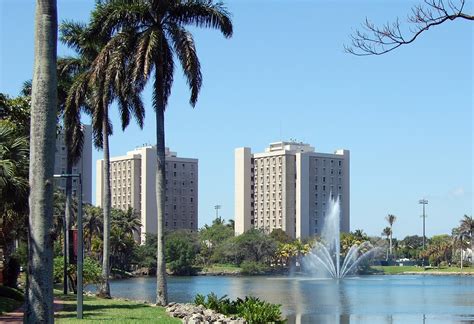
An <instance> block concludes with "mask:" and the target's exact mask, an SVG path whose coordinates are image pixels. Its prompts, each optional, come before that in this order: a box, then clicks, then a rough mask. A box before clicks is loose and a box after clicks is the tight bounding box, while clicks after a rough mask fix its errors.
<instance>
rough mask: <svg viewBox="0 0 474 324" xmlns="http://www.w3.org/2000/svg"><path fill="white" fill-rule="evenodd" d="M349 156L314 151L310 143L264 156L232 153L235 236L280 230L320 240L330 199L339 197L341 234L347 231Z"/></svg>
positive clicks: (283, 145) (282, 146)
mask: <svg viewBox="0 0 474 324" xmlns="http://www.w3.org/2000/svg"><path fill="white" fill-rule="evenodd" d="M349 179H350V154H349V151H348V150H337V151H336V152H335V153H334V154H327V153H319V152H315V151H314V148H313V147H311V146H310V145H308V144H303V143H296V142H276V143H271V144H270V146H269V147H268V148H267V149H265V152H264V153H254V154H252V153H251V150H250V148H248V147H242V148H237V149H236V150H235V233H236V234H237V235H239V234H242V233H243V232H245V231H247V230H249V229H251V228H258V229H262V230H264V231H265V232H267V233H270V232H272V231H273V230H274V229H277V228H279V229H282V230H284V231H285V232H286V233H287V234H288V235H289V236H291V237H293V238H305V237H308V236H313V235H319V234H320V233H321V229H322V226H323V224H324V219H325V215H326V212H327V207H328V202H329V198H332V199H336V198H339V201H340V204H341V220H340V221H341V230H342V231H343V232H348V231H349V228H350V224H349V217H350V183H349Z"/></svg>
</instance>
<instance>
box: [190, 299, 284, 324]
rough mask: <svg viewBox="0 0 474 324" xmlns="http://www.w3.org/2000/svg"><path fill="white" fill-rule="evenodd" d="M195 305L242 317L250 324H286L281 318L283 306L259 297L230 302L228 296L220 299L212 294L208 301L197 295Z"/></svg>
mask: <svg viewBox="0 0 474 324" xmlns="http://www.w3.org/2000/svg"><path fill="white" fill-rule="evenodd" d="M194 303H195V304H196V305H202V306H204V307H206V308H209V309H212V310H215V311H216V312H219V313H221V314H224V315H235V316H239V317H242V318H244V319H245V320H246V321H247V322H248V323H250V324H259V323H284V322H285V320H284V319H283V318H282V316H281V311H280V306H281V305H276V304H271V303H268V302H266V301H263V300H260V299H259V298H257V297H245V299H241V298H237V299H236V300H230V299H229V298H227V296H226V295H224V296H222V297H221V298H219V297H217V295H216V294H214V293H210V294H208V295H207V300H206V297H205V296H204V295H201V294H197V295H196V297H195V298H194Z"/></svg>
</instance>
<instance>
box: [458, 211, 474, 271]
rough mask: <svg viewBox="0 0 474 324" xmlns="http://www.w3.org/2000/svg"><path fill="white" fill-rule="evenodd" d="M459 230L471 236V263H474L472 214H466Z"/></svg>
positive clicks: (473, 224)
mask: <svg viewBox="0 0 474 324" xmlns="http://www.w3.org/2000/svg"><path fill="white" fill-rule="evenodd" d="M459 230H460V232H462V233H464V234H465V235H466V236H469V240H470V242H471V264H474V219H473V218H472V215H471V216H468V215H464V217H463V218H462V219H461V221H460V225H459Z"/></svg>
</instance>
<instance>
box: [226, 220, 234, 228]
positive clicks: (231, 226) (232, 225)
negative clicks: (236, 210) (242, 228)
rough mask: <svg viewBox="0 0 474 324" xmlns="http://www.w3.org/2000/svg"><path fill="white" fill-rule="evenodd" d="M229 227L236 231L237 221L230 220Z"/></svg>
mask: <svg viewBox="0 0 474 324" xmlns="http://www.w3.org/2000/svg"><path fill="white" fill-rule="evenodd" d="M227 226H229V227H230V228H232V230H235V221H234V220H233V219H229V221H228V223H227Z"/></svg>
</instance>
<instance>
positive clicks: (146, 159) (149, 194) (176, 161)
mask: <svg viewBox="0 0 474 324" xmlns="http://www.w3.org/2000/svg"><path fill="white" fill-rule="evenodd" d="M156 160H157V159H156V146H144V147H139V148H136V149H135V150H133V151H130V152H127V155H125V156H119V157H113V158H111V159H110V173H111V174H110V180H111V193H112V196H111V203H112V207H113V208H117V209H122V210H127V209H128V208H130V207H131V208H133V210H134V211H135V212H136V213H138V214H139V215H140V220H141V223H142V227H141V233H140V234H141V235H140V240H141V242H144V239H145V234H146V233H152V234H156V232H157V226H158V222H157V208H156V187H155V179H156ZM165 161H166V164H165V170H166V203H165V228H166V229H168V230H176V229H190V230H197V228H198V160H197V159H190V158H182V157H178V156H177V154H176V152H171V151H170V150H169V149H168V148H166V152H165ZM103 165H104V160H98V161H97V178H96V183H97V186H96V204H97V205H98V206H101V205H102V198H103V194H104V186H103V179H102V177H103V176H102V172H103Z"/></svg>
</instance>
